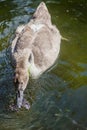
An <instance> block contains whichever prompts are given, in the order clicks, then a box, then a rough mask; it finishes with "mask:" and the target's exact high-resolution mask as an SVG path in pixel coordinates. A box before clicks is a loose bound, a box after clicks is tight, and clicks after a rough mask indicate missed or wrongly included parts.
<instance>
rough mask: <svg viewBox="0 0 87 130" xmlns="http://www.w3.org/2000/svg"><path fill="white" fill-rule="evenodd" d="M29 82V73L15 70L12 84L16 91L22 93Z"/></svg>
mask: <svg viewBox="0 0 87 130" xmlns="http://www.w3.org/2000/svg"><path fill="white" fill-rule="evenodd" d="M28 80H29V73H28V71H27V70H26V69H22V68H17V69H16V70H15V74H14V83H15V89H16V90H22V91H24V90H25V88H26V86H27V84H28Z"/></svg>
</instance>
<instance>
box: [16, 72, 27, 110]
mask: <svg viewBox="0 0 87 130" xmlns="http://www.w3.org/2000/svg"><path fill="white" fill-rule="evenodd" d="M21 73H22V74H21ZM28 80H29V74H28V75H27V74H26V73H24V74H23V72H22V71H21V72H19V71H16V73H15V77H14V83H15V91H16V106H17V108H21V107H27V108H28V106H27V105H29V104H28V102H27V101H26V100H25V99H24V90H25V88H26V87H27V84H28Z"/></svg>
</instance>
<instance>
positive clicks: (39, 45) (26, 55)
mask: <svg viewBox="0 0 87 130" xmlns="http://www.w3.org/2000/svg"><path fill="white" fill-rule="evenodd" d="M60 43H61V35H60V33H59V31H58V29H57V28H56V27H55V26H54V25H52V23H51V16H50V14H49V12H48V9H47V7H46V5H45V3H43V2H42V3H40V5H39V6H38V8H37V10H36V12H35V13H34V15H33V17H32V19H31V20H30V22H29V23H28V24H26V25H22V26H19V27H18V28H17V30H16V37H15V39H14V40H13V42H12V45H11V54H12V60H13V61H14V62H15V82H18V83H19V85H18V89H19V90H20V89H22V90H24V89H25V88H26V86H27V83H28V80H29V76H30V75H31V76H32V78H37V77H38V76H39V75H40V74H42V73H43V72H44V71H46V70H47V69H48V68H49V67H51V66H52V65H53V64H54V62H55V60H56V59H57V57H58V54H59V50H60ZM22 71H23V74H22ZM28 71H29V73H28ZM21 82H22V85H20V83H21Z"/></svg>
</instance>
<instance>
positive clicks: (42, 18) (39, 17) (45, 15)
mask: <svg viewBox="0 0 87 130" xmlns="http://www.w3.org/2000/svg"><path fill="white" fill-rule="evenodd" d="M33 19H34V20H35V21H37V22H40V23H44V24H48V25H49V24H51V16H50V14H49V11H48V9H47V7H46V5H45V3H44V2H41V3H40V4H39V6H38V7H37V9H36V11H35V13H34V15H33Z"/></svg>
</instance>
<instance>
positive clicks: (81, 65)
mask: <svg viewBox="0 0 87 130" xmlns="http://www.w3.org/2000/svg"><path fill="white" fill-rule="evenodd" d="M40 2H41V0H36V1H34V0H0V130H87V1H86V0H47V1H46V0H44V2H46V4H47V7H48V9H49V12H50V13H51V15H52V21H53V23H54V24H55V25H56V26H57V27H58V29H59V30H60V32H61V35H62V36H63V37H65V38H67V39H68V41H63V40H62V43H61V50H60V56H59V59H58V61H57V65H56V67H54V68H53V70H51V71H50V72H48V73H45V74H43V75H42V76H41V77H40V78H39V79H38V80H34V81H30V83H29V85H28V87H27V89H26V92H25V95H26V98H27V99H28V100H29V101H30V103H31V108H30V110H29V111H27V110H23V109H22V110H21V111H19V112H11V111H9V110H8V106H9V104H10V103H11V102H12V100H13V99H14V97H15V93H14V85H13V82H12V76H13V70H12V67H11V65H10V59H9V53H8V47H9V45H10V44H11V41H12V39H13V37H14V32H15V29H16V27H17V26H18V25H20V24H25V23H27V22H28V21H29V19H30V18H31V16H32V14H33V12H34V11H35V9H36V7H37V5H38V4H39V3H40Z"/></svg>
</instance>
